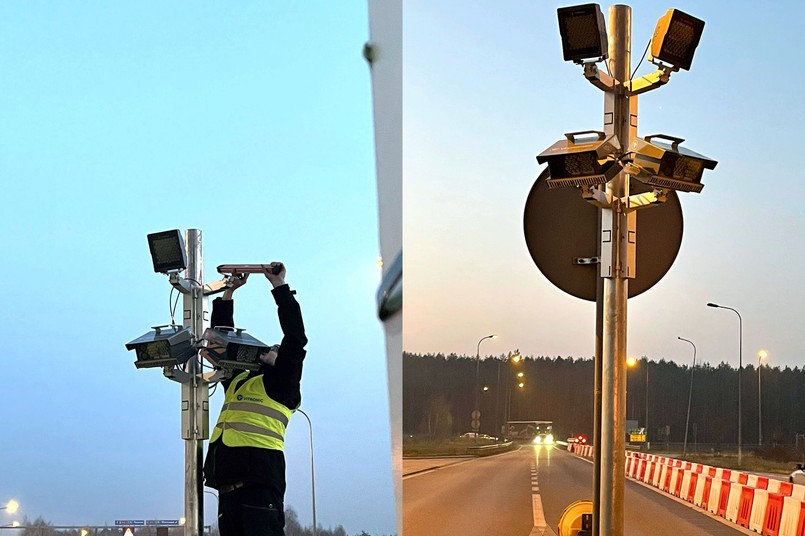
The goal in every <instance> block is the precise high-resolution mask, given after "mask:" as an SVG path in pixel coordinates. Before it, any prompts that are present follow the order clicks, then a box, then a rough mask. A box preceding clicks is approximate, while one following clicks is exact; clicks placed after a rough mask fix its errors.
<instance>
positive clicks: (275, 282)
mask: <svg viewBox="0 0 805 536" xmlns="http://www.w3.org/2000/svg"><path fill="white" fill-rule="evenodd" d="M260 266H262V267H263V273H264V274H265V276H266V279H268V280H269V281H271V285H272V286H273V287H274V288H277V287H278V286H280V285H284V284H285V265H284V264H282V263H281V262H272V263H270V264H261V265H260Z"/></svg>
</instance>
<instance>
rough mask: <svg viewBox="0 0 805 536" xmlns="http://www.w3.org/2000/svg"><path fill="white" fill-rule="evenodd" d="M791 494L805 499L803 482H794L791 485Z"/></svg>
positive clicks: (796, 497) (802, 499)
mask: <svg viewBox="0 0 805 536" xmlns="http://www.w3.org/2000/svg"><path fill="white" fill-rule="evenodd" d="M791 496H792V497H794V498H795V499H799V500H801V501H805V486H803V485H802V484H794V485H793V486H791Z"/></svg>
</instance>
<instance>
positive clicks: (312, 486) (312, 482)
mask: <svg viewBox="0 0 805 536" xmlns="http://www.w3.org/2000/svg"><path fill="white" fill-rule="evenodd" d="M296 411H298V412H299V413H301V414H302V415H304V416H305V419H307V425H308V429H309V430H310V490H311V494H312V495H313V536H316V530H317V528H316V479H315V478H314V476H313V423H312V422H311V421H310V417H308V415H307V413H305V412H304V411H302V410H301V409H297V410H296Z"/></svg>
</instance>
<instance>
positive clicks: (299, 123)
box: [0, 2, 394, 534]
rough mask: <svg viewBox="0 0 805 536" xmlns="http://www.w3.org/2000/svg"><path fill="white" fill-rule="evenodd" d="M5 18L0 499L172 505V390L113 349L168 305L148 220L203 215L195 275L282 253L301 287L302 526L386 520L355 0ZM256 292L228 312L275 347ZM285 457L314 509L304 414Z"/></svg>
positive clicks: (61, 515)
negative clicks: (200, 268) (0, 462)
mask: <svg viewBox="0 0 805 536" xmlns="http://www.w3.org/2000/svg"><path fill="white" fill-rule="evenodd" d="M0 21H2V22H1V23H0V69H1V70H2V72H3V83H2V92H1V96H0V124H2V128H1V129H0V169H1V170H2V175H3V185H4V188H3V194H4V195H3V197H4V200H5V203H4V208H3V211H2V222H3V224H2V226H0V240H2V250H3V263H2V266H0V277H2V279H3V280H4V281H5V282H6V285H5V290H4V292H3V297H2V304H3V306H2V308H1V309H0V320H2V323H3V325H4V326H5V327H6V329H7V330H8V332H9V333H13V334H14V335H12V336H10V337H7V339H6V343H5V344H4V352H3V354H4V358H3V367H4V371H3V372H4V373H3V374H2V379H0V407H3V408H4V419H3V423H4V426H3V429H4V433H3V434H2V435H0V452H2V453H3V459H4V460H6V461H5V464H4V468H3V478H2V480H1V481H0V501H5V500H7V499H10V498H14V499H16V500H17V501H18V502H19V503H20V504H21V509H20V515H27V516H28V517H29V518H31V519H33V518H35V517H37V516H40V515H41V516H43V517H44V518H45V519H47V520H49V521H51V522H54V523H57V524H85V523H86V524H89V523H95V524H103V523H107V522H108V523H114V520H115V519H123V518H134V519H154V518H156V519H175V518H177V517H180V516H181V515H183V491H182V489H183V483H184V480H183V464H184V460H183V457H184V447H183V442H182V440H181V436H180V428H179V416H180V411H179V409H180V407H179V403H180V386H179V385H178V384H176V383H174V382H171V381H169V380H167V379H165V378H164V377H162V375H161V372H160V371H159V370H154V369H150V370H149V369H144V370H137V369H135V367H134V365H133V361H134V356H133V355H132V354H131V353H128V352H126V350H125V348H124V344H125V343H126V342H128V341H130V340H132V339H134V338H136V337H137V336H139V335H141V334H142V333H144V332H145V331H147V330H148V329H149V327H150V326H152V325H157V324H165V323H167V322H168V321H169V319H170V316H169V313H168V294H169V291H170V286H169V285H168V282H167V280H166V278H165V277H164V276H162V275H158V274H154V273H153V271H152V267H151V261H150V256H149V253H148V247H147V242H146V234H148V233H151V232H156V231H161V230H166V229H174V228H179V229H186V228H199V229H201V230H202V232H203V240H204V258H205V280H206V281H213V280H216V279H218V278H219V277H218V274H217V273H216V272H215V267H216V266H217V265H218V264H223V263H228V262H270V261H272V260H280V261H283V262H285V263H286V266H287V269H288V275H287V280H288V282H289V283H290V284H291V286H292V287H293V288H295V289H297V290H298V295H297V298H298V300H299V302H300V304H301V306H302V311H303V314H304V317H305V322H306V328H307V332H308V338H309V339H310V344H309V345H308V358H307V361H306V366H305V373H304V379H303V402H302V408H303V409H304V410H305V411H306V412H307V413H308V414H309V415H310V417H311V418H312V420H313V426H314V439H315V445H314V448H315V454H316V491H317V503H316V504H317V517H318V521H319V523H321V524H322V525H324V526H335V525H338V524H342V525H343V526H344V527H345V528H346V529H347V531H348V532H349V533H350V534H352V533H355V532H360V531H361V530H366V531H367V532H370V533H372V534H375V533H391V532H393V530H394V509H393V506H394V504H393V501H394V499H393V490H392V485H391V469H390V468H391V464H390V458H389V449H390V446H389V424H388V400H387V398H388V395H387V381H386V369H385V353H384V352H385V350H384V343H383V331H382V326H381V325H380V323H379V322H378V321H377V319H376V313H375V304H374V293H375V290H376V288H377V285H378V283H379V279H380V274H379V269H378V266H377V257H378V237H377V198H376V186H375V168H374V165H375V164H374V149H373V131H372V108H371V85H370V84H371V82H370V75H369V69H368V67H367V65H366V63H365V61H364V60H363V58H362V57H361V47H362V46H363V44H364V42H365V41H366V40H367V38H368V21H367V9H366V4H365V3H364V2H343V3H341V2H339V3H331V2H305V3H287V2H240V3H237V4H207V5H198V4H195V3H190V2H179V3H171V4H169V5H168V4H164V3H161V2H146V3H143V2H136V3H133V2H122V3H121V2H86V3H81V4H69V5H68V4H54V3H46V2H36V3H23V2H6V3H3V4H2V5H1V6H0ZM269 289H270V286H269V283H268V282H267V281H266V280H265V279H264V278H262V277H256V276H255V277H253V278H252V279H251V280H250V281H249V283H248V285H247V286H246V287H245V288H243V289H241V290H239V291H238V293H237V294H236V320H237V323H238V324H239V325H242V326H243V327H246V328H247V329H248V330H249V332H250V333H252V334H253V335H254V336H256V337H257V338H259V339H261V340H264V341H278V340H279V338H280V336H281V334H280V330H279V325H278V323H277V321H276V314H275V306H274V305H273V300H272V299H271V296H270V293H269ZM222 397H223V394H222V392H221V390H220V389H219V390H218V392H216V393H215V394H214V396H213V397H212V399H211V408H212V411H211V416H210V418H211V421H212V423H213V424H214V422H215V419H216V418H217V414H218V410H219V408H220V405H221V403H222ZM286 453H287V458H288V493H287V496H286V502H287V504H289V505H290V506H292V507H293V508H295V509H296V510H297V512H298V513H299V516H300V518H301V520H302V522H303V523H307V524H309V523H310V522H311V513H310V474H309V458H308V456H309V455H308V430H307V423H306V421H305V420H304V418H302V417H301V416H298V417H297V418H296V419H294V420H293V421H292V423H291V425H290V428H289V432H288V440H287V444H286ZM205 498H206V499H207V515H206V520H207V522H212V521H213V520H214V519H215V515H214V510H215V501H214V499H212V498H211V497H210V496H209V495H206V496H205Z"/></svg>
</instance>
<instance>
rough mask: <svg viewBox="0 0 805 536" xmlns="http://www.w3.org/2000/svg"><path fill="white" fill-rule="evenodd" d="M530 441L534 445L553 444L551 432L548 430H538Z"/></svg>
mask: <svg viewBox="0 0 805 536" xmlns="http://www.w3.org/2000/svg"><path fill="white" fill-rule="evenodd" d="M532 442H533V443H534V444H535V445H553V434H552V433H550V432H540V433H539V434H537V435H536V436H534V440H533V441H532Z"/></svg>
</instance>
